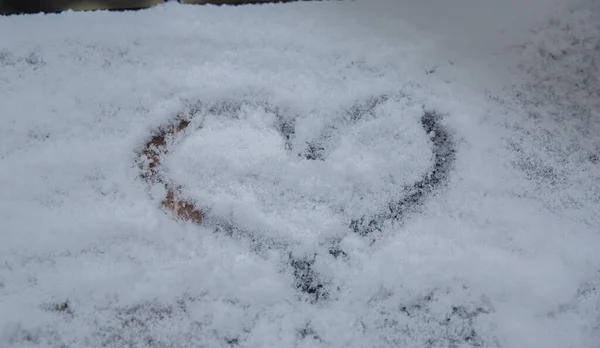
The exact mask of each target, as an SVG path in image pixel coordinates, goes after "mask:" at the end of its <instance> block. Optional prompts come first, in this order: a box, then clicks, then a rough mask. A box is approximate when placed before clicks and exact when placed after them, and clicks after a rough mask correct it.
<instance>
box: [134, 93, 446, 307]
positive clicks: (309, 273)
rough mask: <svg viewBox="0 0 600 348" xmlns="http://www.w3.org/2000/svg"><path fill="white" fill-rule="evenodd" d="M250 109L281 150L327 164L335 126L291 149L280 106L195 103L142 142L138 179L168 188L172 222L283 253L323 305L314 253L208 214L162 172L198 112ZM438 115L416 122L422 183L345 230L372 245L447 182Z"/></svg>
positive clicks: (355, 109) (289, 116)
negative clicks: (427, 165)
mask: <svg viewBox="0 0 600 348" xmlns="http://www.w3.org/2000/svg"><path fill="white" fill-rule="evenodd" d="M389 99H390V97H389V96H387V95H382V96H377V97H371V98H367V99H366V100H364V101H362V102H359V103H356V104H355V105H353V106H351V107H349V108H347V109H345V110H344V111H343V115H342V117H343V119H344V120H345V121H346V122H347V123H349V124H356V123H357V122H359V121H361V120H363V119H365V118H369V117H371V118H372V117H376V114H377V112H378V109H377V108H378V107H379V106H381V105H382V104H384V103H385V102H387V101H388V100H389ZM249 105H252V106H254V107H257V106H258V107H260V108H262V109H263V110H264V111H265V112H268V113H270V114H272V115H274V117H275V120H276V121H275V129H276V130H277V132H278V133H279V134H280V135H281V137H282V138H283V140H284V147H285V150H286V151H288V152H290V153H296V155H297V156H299V157H301V158H302V159H304V160H309V161H327V154H326V152H327V146H326V143H327V142H326V141H325V140H324V139H325V138H326V137H327V134H331V133H332V132H335V131H336V127H335V125H333V126H331V127H325V131H324V132H323V134H322V136H321V137H318V138H317V139H313V140H310V141H306V143H305V146H304V147H303V148H302V149H300V150H297V151H296V149H294V144H293V139H294V137H295V135H296V119H297V116H296V115H294V114H293V113H291V112H289V110H286V109H284V108H279V107H274V106H272V105H270V104H269V103H265V102H256V101H250V100H225V101H221V102H216V103H204V102H196V103H192V104H190V105H189V106H188V108H187V109H186V110H185V111H183V112H180V113H179V114H178V115H177V116H176V117H175V118H174V121H173V122H171V123H170V124H167V125H165V126H163V127H160V128H159V129H158V130H157V131H156V132H155V133H154V134H153V135H152V136H151V137H150V139H149V140H148V141H147V142H146V143H145V144H144V146H143V148H142V150H141V151H140V152H139V154H138V155H139V156H138V159H139V161H138V164H139V166H140V169H141V177H142V178H143V179H144V180H145V181H146V182H147V183H148V184H150V185H157V184H158V185H161V186H163V187H164V188H165V190H166V192H167V193H166V195H165V198H164V199H163V201H162V202H161V204H162V206H163V207H164V208H166V210H168V211H170V212H171V213H172V214H173V215H174V217H175V218H178V219H183V220H188V221H191V222H194V223H197V224H200V223H202V224H203V225H205V226H207V227H210V228H212V229H213V230H214V231H215V232H216V233H220V234H224V235H227V236H230V237H232V238H235V239H238V240H242V241H244V242H246V243H247V244H249V246H250V248H251V249H252V250H254V251H255V252H258V253H262V252H264V251H267V250H279V251H283V252H284V253H283V255H285V256H284V259H285V261H286V263H287V265H288V266H289V268H290V270H291V273H292V274H293V276H294V279H295V286H296V288H297V289H298V290H299V291H300V293H302V294H304V295H305V296H307V297H308V299H309V300H310V301H313V302H314V301H321V300H324V299H327V298H328V297H329V290H328V286H327V281H326V280H325V279H323V277H322V276H321V275H320V274H319V273H318V272H316V271H315V267H314V265H315V262H316V259H317V257H323V256H318V255H316V254H315V255H312V256H302V257H298V256H294V254H293V252H292V248H291V247H292V246H293V244H294V242H293V241H291V240H289V239H286V238H275V237H272V236H265V235H263V234H261V233H259V232H258V231H253V230H251V229H245V228H244V227H243V226H239V225H238V224H236V223H233V222H231V221H230V220H229V219H225V218H222V217H219V216H216V215H214V214H210V212H209V211H208V210H207V209H206V208H205V207H200V206H199V205H197V204H196V203H194V202H193V201H191V200H189V199H188V198H186V197H184V196H183V194H182V189H181V187H180V186H178V185H176V184H174V183H173V181H171V180H170V179H169V178H167V177H166V175H165V172H164V171H163V170H162V164H163V163H162V159H163V157H164V155H166V154H168V153H169V151H170V149H171V146H172V145H173V144H174V143H175V142H176V141H177V140H181V139H182V138H185V137H186V136H187V135H189V133H190V131H195V130H198V129H201V128H202V124H194V119H195V118H196V116H197V115H199V114H201V113H208V114H211V115H218V116H219V117H226V118H228V119H231V120H238V119H239V115H240V112H241V111H242V109H243V108H244V107H247V106H249ZM441 119H442V117H441V115H439V114H437V113H436V112H434V111H423V114H422V116H421V119H420V124H421V126H422V128H423V131H424V132H425V133H426V134H427V135H428V136H429V139H430V141H431V144H432V152H433V154H432V155H433V165H432V166H431V169H430V170H429V172H427V173H425V174H424V175H422V177H421V179H420V180H418V181H416V182H414V183H413V184H411V185H404V186H402V187H401V188H400V189H399V191H402V192H403V193H404V194H403V195H402V197H401V198H400V199H397V200H391V201H389V202H388V203H387V204H386V205H385V209H382V210H381V211H378V212H376V213H374V214H370V215H367V214H365V215H361V216H355V217H353V218H352V219H351V220H350V221H349V223H348V231H351V232H353V233H356V234H358V235H360V236H363V237H367V236H368V237H369V238H370V239H371V241H372V242H374V241H375V240H376V239H377V236H378V234H379V232H381V230H382V228H383V226H384V224H385V223H386V222H393V223H396V224H401V223H403V222H404V221H405V219H406V218H407V215H408V214H410V213H414V212H416V211H418V209H419V208H420V207H421V206H422V204H423V203H424V202H425V200H426V199H427V197H428V196H430V195H431V194H433V193H434V191H436V190H437V189H439V188H441V187H443V186H444V184H445V183H446V181H447V179H448V177H449V174H450V171H451V168H452V164H453V162H454V159H455V154H456V149H455V146H454V142H453V141H452V137H451V135H450V134H449V132H448V131H447V130H446V129H445V127H444V126H443V125H442V123H441ZM323 247H324V248H325V250H328V252H327V253H325V254H326V255H329V257H333V258H347V257H348V255H347V254H346V253H345V252H344V251H343V250H342V249H341V248H339V247H338V246H337V240H331V241H329V242H328V245H324V246H323Z"/></svg>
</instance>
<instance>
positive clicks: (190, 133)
mask: <svg viewBox="0 0 600 348" xmlns="http://www.w3.org/2000/svg"><path fill="white" fill-rule="evenodd" d="M440 121H441V117H440V116H439V115H437V114H436V113H435V112H431V111H423V108H422V107H421V106H419V105H414V104H413V103H411V101H410V99H409V98H407V97H405V96H388V95H382V96H377V97H369V98H365V99H364V100H362V101H359V102H357V103H355V104H353V105H351V106H350V107H341V108H339V110H337V112H333V113H321V112H318V111H312V112H309V113H306V114H300V113H298V112H294V111H293V110H292V109H291V108H286V107H282V106H275V105H272V104H270V103H268V102H264V101H256V100H250V99H227V100H217V101H213V102H210V101H199V102H194V103H189V104H188V106H187V107H186V108H185V110H184V111H182V112H180V113H179V114H177V115H176V116H175V117H174V121H173V122H172V123H171V124H168V125H166V126H163V127H161V128H160V129H159V130H158V131H157V132H156V133H155V134H154V135H153V136H152V137H151V138H150V140H149V141H148V142H147V143H146V144H145V146H144V148H143V149H142V151H141V152H140V156H139V158H140V164H141V168H142V177H143V178H144V179H145V180H146V181H147V182H148V183H150V184H153V185H156V184H158V185H161V186H163V187H164V188H165V190H166V194H165V198H164V199H163V201H162V205H163V206H164V207H165V208H166V209H167V210H169V211H171V212H172V213H173V214H174V215H175V217H177V218H182V219H185V220H190V221H193V222H195V223H203V224H206V225H207V226H212V227H214V229H215V231H220V232H224V233H225V234H228V235H231V236H235V237H238V238H243V239H246V240H247V241H250V242H251V244H252V245H253V247H254V248H255V249H272V248H276V249H280V250H289V246H290V245H298V244H315V243H317V242H318V241H319V240H322V237H323V236H325V237H326V238H330V239H335V236H340V235H342V234H344V233H347V232H348V231H352V232H354V233H357V234H359V235H363V236H365V235H371V236H373V234H374V232H378V231H381V229H382V228H383V227H384V225H385V224H386V223H394V222H400V223H401V222H402V221H403V220H404V219H405V217H406V215H407V213H409V212H414V211H415V210H417V209H418V207H419V206H420V205H421V204H422V203H423V202H424V200H425V199H426V197H427V196H428V195H430V194H432V193H433V192H434V191H435V190H436V189H437V188H438V187H441V186H442V185H443V184H444V182H445V181H446V179H447V177H448V175H449V171H450V167H451V165H452V162H453V160H454V157H455V149H454V147H453V142H452V140H451V137H450V135H449V134H448V132H447V131H446V129H445V128H444V127H443V126H442V124H441V122H440ZM373 238H375V237H373ZM342 253H343V251H340V250H337V251H336V250H335V248H334V247H331V248H330V254H331V255H334V256H336V257H337V256H338V255H340V254H342ZM290 262H291V264H292V265H294V264H296V266H298V267H295V266H294V267H295V268H296V269H300V270H302V271H301V272H300V275H298V274H296V273H297V272H296V271H295V275H297V278H298V277H300V278H302V277H306V274H307V273H310V272H309V271H308V270H307V269H309V268H310V267H309V266H310V265H309V264H302V265H301V264H299V263H301V262H305V261H298V260H291V261H290ZM309 290H310V289H309ZM312 291H313V292H316V291H317V290H315V289H314V288H313V289H312ZM306 292H310V291H306Z"/></svg>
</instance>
